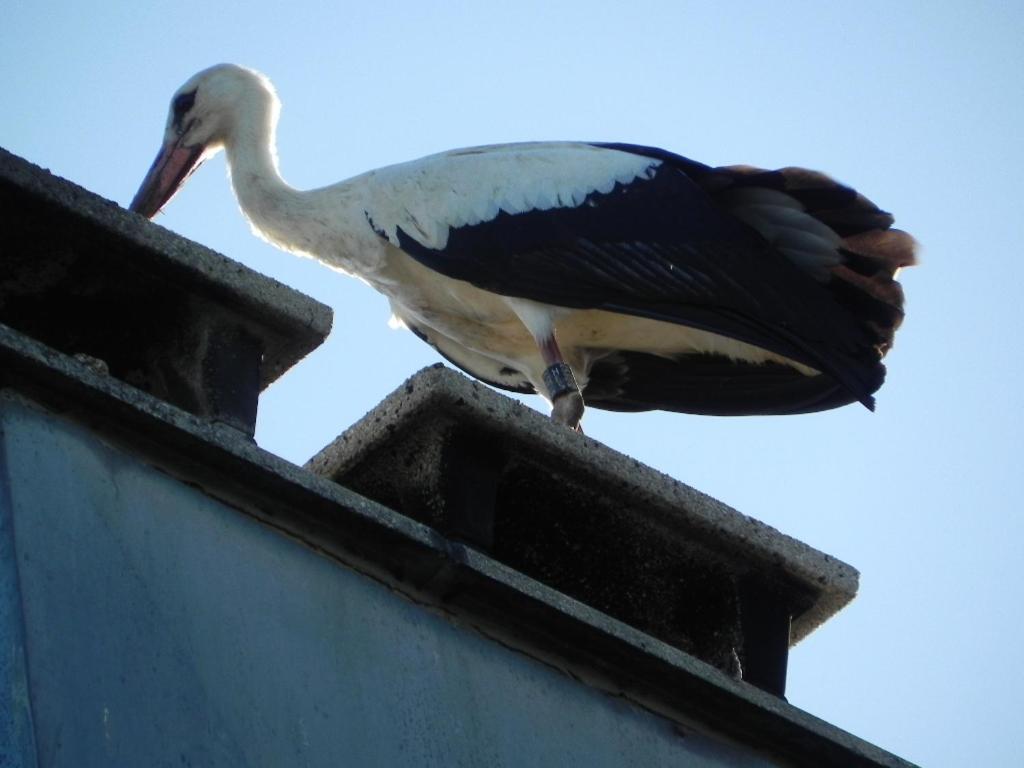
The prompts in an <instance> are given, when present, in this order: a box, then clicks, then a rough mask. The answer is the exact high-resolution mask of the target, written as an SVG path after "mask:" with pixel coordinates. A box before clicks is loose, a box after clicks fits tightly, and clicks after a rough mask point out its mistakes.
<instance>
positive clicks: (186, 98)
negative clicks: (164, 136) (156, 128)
mask: <svg viewBox="0 0 1024 768" xmlns="http://www.w3.org/2000/svg"><path fill="white" fill-rule="evenodd" d="M195 103H196V92H195V91H189V92H188V93H179V94H178V95H177V96H175V97H174V103H173V105H172V107H171V109H172V110H173V111H174V117H175V119H177V120H180V119H181V118H182V117H184V116H185V113H186V112H188V111H189V110H190V109H192V105H193V104H195Z"/></svg>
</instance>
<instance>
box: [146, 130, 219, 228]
mask: <svg viewBox="0 0 1024 768" xmlns="http://www.w3.org/2000/svg"><path fill="white" fill-rule="evenodd" d="M204 149H205V147H203V146H202V145H200V146H195V147H179V146H177V145H175V144H170V143H169V144H164V146H163V147H161V149H160V152H159V154H158V155H157V156H156V160H154V161H153V165H152V166H151V167H150V169H149V173H147V174H146V178H144V179H143V180H142V184H141V185H140V186H139V191H138V192H136V193H135V197H134V198H133V199H132V202H131V205H129V206H128V210H130V211H135V212H136V213H141V214H142V215H143V216H145V217H146V218H147V219H151V218H153V217H154V216H156V215H157V213H159V212H160V209H161V208H163V207H164V206H165V205H166V204H167V203H168V202H169V201H170V199H171V198H172V197H174V195H175V193H176V192H177V191H178V190H179V189H180V188H181V186H182V184H184V183H185V180H186V179H187V178H188V177H189V176H191V175H192V173H193V172H194V171H195V170H196V168H198V167H199V166H200V165H202V162H203V159H204V154H203V153H204Z"/></svg>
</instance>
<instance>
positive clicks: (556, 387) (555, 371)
mask: <svg viewBox="0 0 1024 768" xmlns="http://www.w3.org/2000/svg"><path fill="white" fill-rule="evenodd" d="M544 386H545V387H547V388H548V395H549V396H550V397H551V400H552V402H553V401H555V400H557V399H558V398H559V397H561V396H562V395H567V394H569V393H570V392H579V391H580V388H579V387H578V386H577V385H576V377H575V376H573V375H572V368H570V367H569V365H568V363H553V364H551V365H549V366H548V367H547V368H545V369H544Z"/></svg>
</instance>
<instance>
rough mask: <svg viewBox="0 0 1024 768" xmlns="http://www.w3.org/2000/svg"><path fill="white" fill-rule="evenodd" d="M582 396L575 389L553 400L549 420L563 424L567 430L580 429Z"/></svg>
mask: <svg viewBox="0 0 1024 768" xmlns="http://www.w3.org/2000/svg"><path fill="white" fill-rule="evenodd" d="M583 410H584V408H583V395H581V394H580V391H579V390H578V389H577V390H575V391H573V392H566V393H565V394H563V395H561V396H560V397H556V398H555V402H554V403H552V406H551V420H552V421H554V422H555V423H556V424H565V426H567V427H569V429H575V430H576V431H577V432H582V431H583V430H582V429H580V419H582V418H583Z"/></svg>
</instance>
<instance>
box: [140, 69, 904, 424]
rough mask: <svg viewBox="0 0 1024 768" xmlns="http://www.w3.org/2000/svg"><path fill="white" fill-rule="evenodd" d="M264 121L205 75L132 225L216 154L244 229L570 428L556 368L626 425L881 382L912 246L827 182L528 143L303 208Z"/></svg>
mask: <svg viewBox="0 0 1024 768" xmlns="http://www.w3.org/2000/svg"><path fill="white" fill-rule="evenodd" d="M278 113H279V106H278V101H277V97H276V95H275V94H274V91H273V89H272V87H271V86H270V83H269V81H267V80H266V78H264V77H263V76H261V75H259V74H257V73H255V72H252V71H251V70H247V69H244V68H241V67H237V66H234V65H219V66H216V67H213V68H211V69H208V70H205V71H203V72H200V73H199V74H197V75H196V76H194V77H193V78H191V79H190V80H189V81H188V82H187V83H185V85H184V86H182V87H181V88H180V89H179V90H178V92H177V93H176V94H175V97H174V100H173V102H172V108H171V112H170V115H169V117H168V123H167V129H166V134H165V140H164V146H163V148H162V150H161V153H160V154H159V155H158V157H157V160H156V161H155V162H154V164H153V167H152V168H151V169H150V172H149V174H148V175H147V177H146V179H145V180H144V181H143V184H142V186H141V187H140V189H139V192H138V194H137V195H136V197H135V199H134V200H133V202H132V206H131V207H132V209H133V210H136V211H138V212H140V213H143V214H144V215H146V216H153V215H155V214H156V213H157V211H158V210H159V209H160V208H161V207H162V206H163V205H164V204H165V203H166V202H167V201H168V200H169V199H170V197H171V196H173V194H174V192H175V191H176V190H177V188H178V187H179V186H180V185H181V184H182V183H183V181H184V180H185V178H187V176H188V175H189V174H190V173H191V172H192V171H193V170H194V169H195V167H196V166H198V164H199V163H200V162H201V161H202V159H203V158H205V157H207V156H209V155H210V154H212V153H214V152H216V151H218V150H219V149H221V148H223V149H225V150H226V152H227V156H228V165H229V168H230V172H231V180H232V185H233V187H234V189H235V193H236V195H237V197H238V200H239V203H240V205H241V208H242V210H243V212H244V213H245V215H246V217H247V218H248V220H249V221H250V223H251V225H252V227H253V230H254V231H255V232H256V233H257V234H259V235H260V236H262V237H264V238H265V239H267V240H268V241H269V242H271V243H273V244H275V245H277V246H279V247H281V248H283V249H284V250H287V251H291V252H293V253H297V254H302V255H306V256H312V257H314V258H316V259H319V260H320V261H322V262H324V263H325V264H328V265H330V266H332V267H334V268H336V269H339V270H341V271H344V272H347V273H349V274H353V275H356V276H358V277H360V278H362V279H363V280H365V281H366V282H367V283H369V284H370V285H371V286H373V287H374V288H376V289H377V290H378V291H380V292H381V293H383V294H384V295H386V296H387V297H388V299H389V300H390V302H391V307H392V310H393V312H394V315H395V317H396V318H398V319H399V320H400V321H401V322H402V323H404V324H405V325H407V326H408V327H410V328H411V329H413V330H414V331H415V332H416V333H417V334H419V335H420V336H421V337H423V338H424V339H425V340H427V341H428V342H429V343H431V344H433V345H434V346H435V347H436V348H437V349H438V350H439V351H440V352H441V353H442V354H443V355H445V356H446V357H447V358H449V359H450V360H451V361H453V362H454V363H456V364H457V365H459V366H460V367H462V368H464V369H465V370H467V371H469V372H471V373H473V374H474V375H477V376H478V377H480V378H482V379H484V380H485V381H488V382H490V383H492V384H496V385H498V386H503V387H507V388H510V389H514V390H517V391H529V390H536V391H537V392H540V393H542V394H545V395H546V396H548V397H549V398H550V399H552V400H553V401H554V402H555V416H556V418H558V419H559V420H560V421H564V422H566V423H568V424H570V425H573V426H575V425H576V423H577V422H578V420H579V417H580V415H581V414H582V401H581V400H580V395H579V393H578V392H577V391H575V390H574V388H573V386H572V381H571V379H572V376H571V375H568V372H567V370H566V369H565V368H564V367H562V368H558V366H560V365H562V364H563V363H567V364H568V366H569V369H571V372H572V374H574V375H575V379H576V383H577V384H578V386H579V389H580V390H582V391H583V395H584V397H585V398H586V400H587V402H588V403H591V404H594V405H597V406H599V407H607V408H614V409H622V410H640V409H644V408H669V409H673V410H683V411H694V412H704V413H788V412H801V411H808V410H819V409H821V408H827V407H834V406H835V405H841V404H843V403H845V402H849V401H851V400H857V399H859V400H861V401H862V402H864V403H865V404H869V405H870V404H871V402H872V400H871V397H870V394H871V392H872V391H874V389H876V388H877V386H878V385H880V384H881V371H882V370H884V369H882V367H881V364H880V362H879V360H880V358H881V356H882V355H883V354H884V352H885V351H886V349H887V348H888V346H889V344H890V343H891V339H892V334H893V332H894V331H895V328H896V326H897V325H898V323H899V319H900V318H901V317H902V295H901V294H900V293H899V286H898V284H897V283H895V282H894V280H893V275H894V274H895V271H896V270H897V269H898V268H899V267H900V266H903V265H906V264H909V263H911V262H912V258H913V257H912V248H913V243H912V240H911V239H910V238H909V237H908V236H906V235H904V234H903V233H900V232H898V231H897V230H891V229H889V225H890V224H891V221H892V219H891V217H889V216H888V214H885V213H884V212H881V211H879V210H878V209H877V208H876V207H875V206H874V205H872V204H871V203H870V202H868V201H867V200H865V199H864V198H863V197H860V196H859V195H857V194H856V193H855V192H853V191H852V190H850V189H848V188H846V187H843V186H841V185H838V184H836V183H835V182H833V181H832V180H830V179H828V178H827V177H825V176H822V175H821V174H815V173H812V172H809V171H802V170H800V169H784V170H783V171H778V172H765V171H759V170H757V169H751V168H745V167H735V168H722V169H714V168H709V167H707V166H703V165H701V164H699V163H694V162H693V161H689V160H687V159H686V158H682V157H679V156H676V155H671V154H670V153H666V152H663V151H661V150H655V149H651V148H645V147H632V146H627V145H601V144H588V143H581V142H550V143H538V142H534V143H523V144H506V145H499V146H490V147H475V148H469V149H460V150H454V151H451V152H445V153H441V154H437V155H432V156H430V157H426V158H423V159H421V160H416V161H413V162H408V163H402V164H399V165H393V166H390V167H387V168H382V169H379V170H374V171H370V172H368V173H365V174H362V175H360V176H357V177H355V178H353V179H350V180H348V181H344V182H341V183H339V184H335V185H332V186H328V187H324V188H321V189H315V190H310V191H305V192H302V191H297V190H295V189H292V188H291V187H289V186H288V185H287V184H285V183H284V181H282V179H281V177H280V175H279V173H278V169H277V159H276V154H275V151H276V150H275V127H276V122H277V117H278ZM822 201H824V206H822ZM857 243H861V244H863V243H870V246H869V247H854V246H855V245H856V244H857ZM851 244H853V245H851ZM546 373H547V376H548V378H547V379H546V378H545V375H546ZM552 376H553V377H554V378H551V377H552ZM567 376H568V379H566V377H567Z"/></svg>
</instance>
